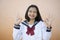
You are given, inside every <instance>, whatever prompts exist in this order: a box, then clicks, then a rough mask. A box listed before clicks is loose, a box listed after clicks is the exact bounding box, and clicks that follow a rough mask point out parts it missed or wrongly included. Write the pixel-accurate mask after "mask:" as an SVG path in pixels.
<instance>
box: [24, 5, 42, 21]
mask: <svg viewBox="0 0 60 40" xmlns="http://www.w3.org/2000/svg"><path fill="white" fill-rule="evenodd" d="M31 7H35V8H36V10H37V16H36V18H35V21H42V18H41V15H40V12H39V9H38V7H37V6H36V5H30V6H29V7H28V8H27V11H26V14H25V19H26V20H27V21H30V18H29V17H28V11H29V9H30V8H31Z"/></svg>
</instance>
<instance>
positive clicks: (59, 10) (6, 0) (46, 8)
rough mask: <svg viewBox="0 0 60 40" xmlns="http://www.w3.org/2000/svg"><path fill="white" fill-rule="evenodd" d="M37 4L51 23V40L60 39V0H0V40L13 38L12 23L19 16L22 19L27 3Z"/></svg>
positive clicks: (44, 17) (11, 39) (42, 14)
mask: <svg viewBox="0 0 60 40" xmlns="http://www.w3.org/2000/svg"><path fill="white" fill-rule="evenodd" d="M31 4H35V5H37V6H38V8H39V11H40V14H41V16H42V18H43V20H45V19H46V18H49V21H50V22H51V25H52V27H53V28H52V37H51V40H60V0H0V40H13V38H12V32H13V24H14V22H15V20H16V19H17V16H20V17H22V18H23V20H24V15H25V12H26V9H27V8H28V6H29V5H31Z"/></svg>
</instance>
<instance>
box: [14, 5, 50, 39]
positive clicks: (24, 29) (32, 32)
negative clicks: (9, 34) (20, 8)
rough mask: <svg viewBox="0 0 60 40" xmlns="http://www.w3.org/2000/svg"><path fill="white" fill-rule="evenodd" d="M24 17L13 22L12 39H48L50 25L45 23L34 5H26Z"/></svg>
mask: <svg viewBox="0 0 60 40" xmlns="http://www.w3.org/2000/svg"><path fill="white" fill-rule="evenodd" d="M25 19H26V20H25V21H23V22H21V18H18V20H17V22H16V23H15V24H14V28H13V40H50V38H51V26H50V25H49V26H47V25H45V23H44V21H43V20H42V18H41V15H40V13H39V10H38V7H37V6H36V5H30V6H29V7H28V9H27V11H26V14H25Z"/></svg>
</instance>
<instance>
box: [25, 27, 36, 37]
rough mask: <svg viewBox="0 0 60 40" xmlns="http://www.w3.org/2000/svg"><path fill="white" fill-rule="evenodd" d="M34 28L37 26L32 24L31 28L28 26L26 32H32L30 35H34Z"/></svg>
mask: <svg viewBox="0 0 60 40" xmlns="http://www.w3.org/2000/svg"><path fill="white" fill-rule="evenodd" d="M34 29H35V26H32V27H31V28H30V27H29V26H28V27H27V32H26V33H27V34H28V35H29V34H30V35H31V36H32V35H34Z"/></svg>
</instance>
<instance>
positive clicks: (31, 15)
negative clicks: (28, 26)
mask: <svg viewBox="0 0 60 40" xmlns="http://www.w3.org/2000/svg"><path fill="white" fill-rule="evenodd" d="M36 16H37V10H36V8H35V7H31V8H30V9H29V11H28V17H29V18H30V20H31V19H35V18H36Z"/></svg>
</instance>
